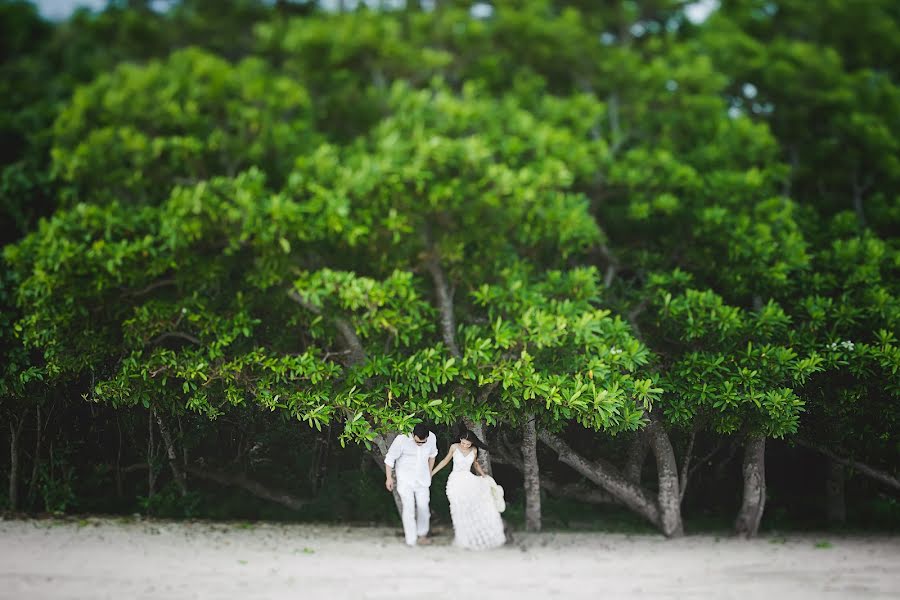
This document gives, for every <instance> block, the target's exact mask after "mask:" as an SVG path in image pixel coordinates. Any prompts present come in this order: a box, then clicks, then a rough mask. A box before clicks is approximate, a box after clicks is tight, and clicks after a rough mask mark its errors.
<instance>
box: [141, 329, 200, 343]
mask: <svg viewBox="0 0 900 600" xmlns="http://www.w3.org/2000/svg"><path fill="white" fill-rule="evenodd" d="M168 338H179V339H182V340H187V341H188V342H191V343H192V344H197V345H198V346H199V345H200V344H202V342H201V341H200V338H198V337H196V336H193V335H191V334H189V333H185V332H183V331H167V332H166V333H163V334H160V335H158V336H156V337H155V338H153V340H152V341H151V342H150V343H151V344H158V343H160V342H161V341H163V340H165V339H168Z"/></svg>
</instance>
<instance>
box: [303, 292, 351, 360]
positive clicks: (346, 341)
mask: <svg viewBox="0 0 900 600" xmlns="http://www.w3.org/2000/svg"><path fill="white" fill-rule="evenodd" d="M287 294H288V297H289V298H290V299H291V300H293V301H294V302H296V303H297V304H299V305H300V306H302V307H303V308H305V309H306V310H308V311H310V312H311V313H313V314H315V315H322V309H321V308H319V307H318V306H316V305H315V304H312V303H311V302H309V301H308V300H306V298H304V297H303V296H301V295H300V293H299V292H298V291H297V290H295V289H289V290H288V293H287ZM332 321H333V322H334V326H335V327H336V328H337V330H338V335H339V336H340V338H341V342H342V343H343V345H344V347H345V348H346V349H347V351H348V352H349V353H350V356H349V363H350V364H351V365H358V364H360V363H363V362H365V360H366V351H365V349H364V348H363V345H362V342H361V341H360V339H359V336H358V335H356V330H355V329H354V328H353V325H351V324H350V322H349V321H347V320H346V319H344V318H342V317H334V318H333V319H332Z"/></svg>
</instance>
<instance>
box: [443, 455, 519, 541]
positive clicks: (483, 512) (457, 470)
mask: <svg viewBox="0 0 900 600" xmlns="http://www.w3.org/2000/svg"><path fill="white" fill-rule="evenodd" d="M474 459H475V452H473V451H469V454H468V456H467V455H465V454H463V453H462V452H461V451H460V450H459V449H458V448H457V449H454V451H453V471H451V472H450V477H449V478H448V479H447V499H448V500H450V516H451V517H452V518H453V533H454V534H455V537H454V540H453V545H454V546H459V547H461V548H471V549H477V550H481V549H485V548H496V547H497V546H502V545H503V544H504V543H506V536H505V535H504V534H503V520H502V519H501V518H500V512H499V511H498V510H497V505H496V503H495V500H494V496H493V493H492V491H491V487H492V485H491V484H492V483H493V482H492V480H491V479H489V478H487V477H479V476H477V475H475V474H474V473H472V462H473V460H474Z"/></svg>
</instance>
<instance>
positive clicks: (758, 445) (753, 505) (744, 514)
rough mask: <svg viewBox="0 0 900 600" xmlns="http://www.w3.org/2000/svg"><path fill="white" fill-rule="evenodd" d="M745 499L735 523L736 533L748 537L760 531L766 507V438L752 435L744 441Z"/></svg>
mask: <svg viewBox="0 0 900 600" xmlns="http://www.w3.org/2000/svg"><path fill="white" fill-rule="evenodd" d="M743 475H744V499H743V502H742V503H741V510H740V512H738V516H737V520H736V521H735V523H734V530H735V533H737V534H738V535H741V536H744V537H746V538H752V537H755V536H756V534H757V532H758V531H759V523H760V521H761V520H762V516H763V510H765V507H766V438H765V436H761V435H755V436H751V437H749V438H748V439H747V441H746V442H745V443H744V467H743Z"/></svg>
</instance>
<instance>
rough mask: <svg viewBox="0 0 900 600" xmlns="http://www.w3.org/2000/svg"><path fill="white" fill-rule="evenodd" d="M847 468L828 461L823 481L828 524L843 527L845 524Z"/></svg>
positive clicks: (836, 462)
mask: <svg viewBox="0 0 900 600" xmlns="http://www.w3.org/2000/svg"><path fill="white" fill-rule="evenodd" d="M846 473H847V468H846V467H845V466H844V465H842V464H841V463H839V462H838V461H836V460H834V459H831V458H829V459H828V475H827V477H826V479H825V502H826V512H827V515H828V522H829V523H830V524H831V525H838V526H840V525H844V524H845V523H846V522H847V503H846V501H845V499H844V490H845V487H846V485H845V479H846Z"/></svg>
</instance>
